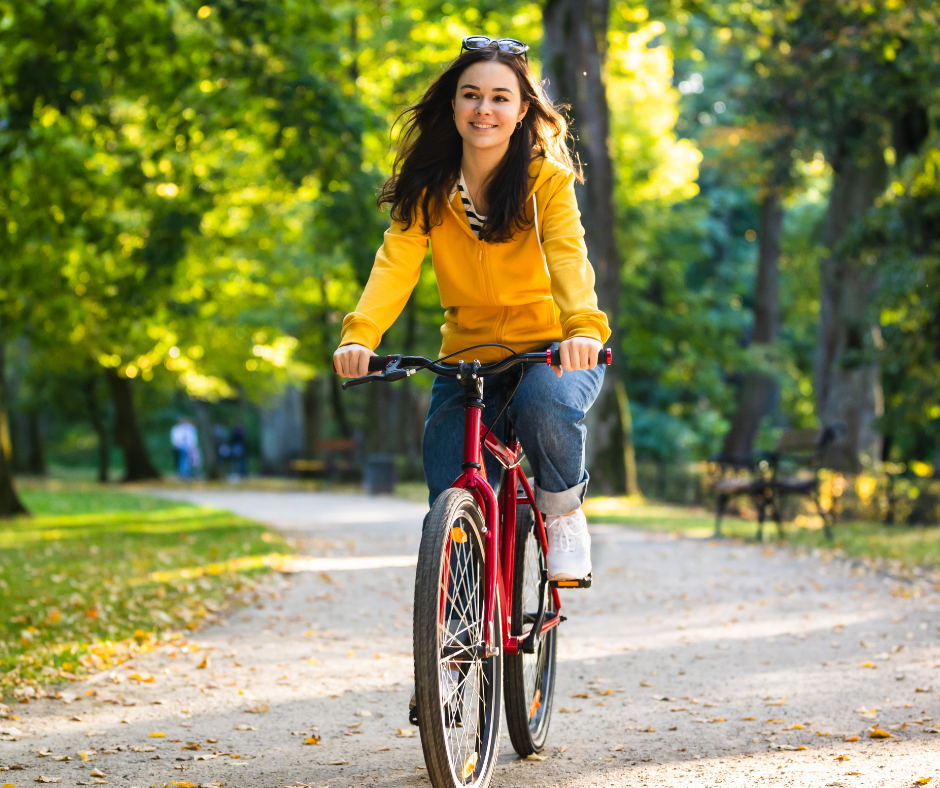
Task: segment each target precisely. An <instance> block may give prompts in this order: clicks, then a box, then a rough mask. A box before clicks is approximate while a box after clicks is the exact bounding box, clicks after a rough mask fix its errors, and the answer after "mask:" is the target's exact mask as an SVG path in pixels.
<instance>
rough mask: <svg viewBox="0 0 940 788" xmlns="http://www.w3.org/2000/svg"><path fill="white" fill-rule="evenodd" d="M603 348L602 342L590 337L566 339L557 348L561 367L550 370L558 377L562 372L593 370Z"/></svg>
mask: <svg viewBox="0 0 940 788" xmlns="http://www.w3.org/2000/svg"><path fill="white" fill-rule="evenodd" d="M603 348H604V345H603V343H602V342H598V341H597V340H596V339H591V338H590V337H572V338H571V339H566V340H565V341H564V342H562V343H561V344H560V345H559V346H558V355H559V356H561V366H560V367H552V369H553V370H555V374H556V375H558V377H561V371H562V370H565V371H566V372H574V371H575V370H577V369H594V367H596V366H597V357H598V356H599V355H600V352H601V350H603Z"/></svg>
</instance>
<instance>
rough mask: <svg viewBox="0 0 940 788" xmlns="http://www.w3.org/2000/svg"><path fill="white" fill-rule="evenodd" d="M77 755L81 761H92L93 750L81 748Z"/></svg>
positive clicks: (93, 757)
mask: <svg viewBox="0 0 940 788" xmlns="http://www.w3.org/2000/svg"><path fill="white" fill-rule="evenodd" d="M79 756H80V757H81V759H82V760H83V761H93V760H94V759H95V751H94V750H82V751H81V752H80V753H79Z"/></svg>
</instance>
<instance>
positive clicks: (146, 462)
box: [105, 368, 160, 482]
mask: <svg viewBox="0 0 940 788" xmlns="http://www.w3.org/2000/svg"><path fill="white" fill-rule="evenodd" d="M105 374H106V376H107V378H108V386H109V387H110V388H111V399H112V400H113V401H114V415H115V419H114V421H115V424H114V428H115V433H116V435H115V437H116V438H117V443H118V446H120V447H121V452H122V453H123V455H124V481H125V482H139V481H145V480H147V479H159V478H160V474H159V473H158V472H157V469H156V468H155V467H154V466H153V463H152V462H151V461H150V457H149V456H148V454H147V447H146V446H145V445H144V439H143V437H142V436H141V434H140V429H139V428H138V426H137V416H136V415H135V413H134V399H133V396H132V392H131V382H130V380H129V379H127V378H123V377H121V376H120V375H119V374H118V372H117V370H116V369H113V368H109V369H108V370H107V372H106V373H105Z"/></svg>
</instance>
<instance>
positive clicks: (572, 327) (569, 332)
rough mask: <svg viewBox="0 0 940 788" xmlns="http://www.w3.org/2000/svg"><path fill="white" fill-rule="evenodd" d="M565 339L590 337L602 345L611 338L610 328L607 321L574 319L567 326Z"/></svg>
mask: <svg viewBox="0 0 940 788" xmlns="http://www.w3.org/2000/svg"><path fill="white" fill-rule="evenodd" d="M563 333H564V338H565V339H571V338H572V337H588V338H589V339H596V340H597V341H598V342H600V343H604V342H606V341H607V340H608V339H609V338H610V328H609V327H608V325H607V321H606V320H604V319H600V318H585V317H581V318H574V319H571V320H569V321H568V322H567V323H566V324H565V328H564V332H563Z"/></svg>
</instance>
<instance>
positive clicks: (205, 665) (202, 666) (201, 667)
mask: <svg viewBox="0 0 940 788" xmlns="http://www.w3.org/2000/svg"><path fill="white" fill-rule="evenodd" d="M196 667H197V668H198V669H199V670H205V669H206V668H208V667H209V655H208V654H206V655H205V656H204V657H203V658H202V662H200V663H199V664H198V665H196Z"/></svg>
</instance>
